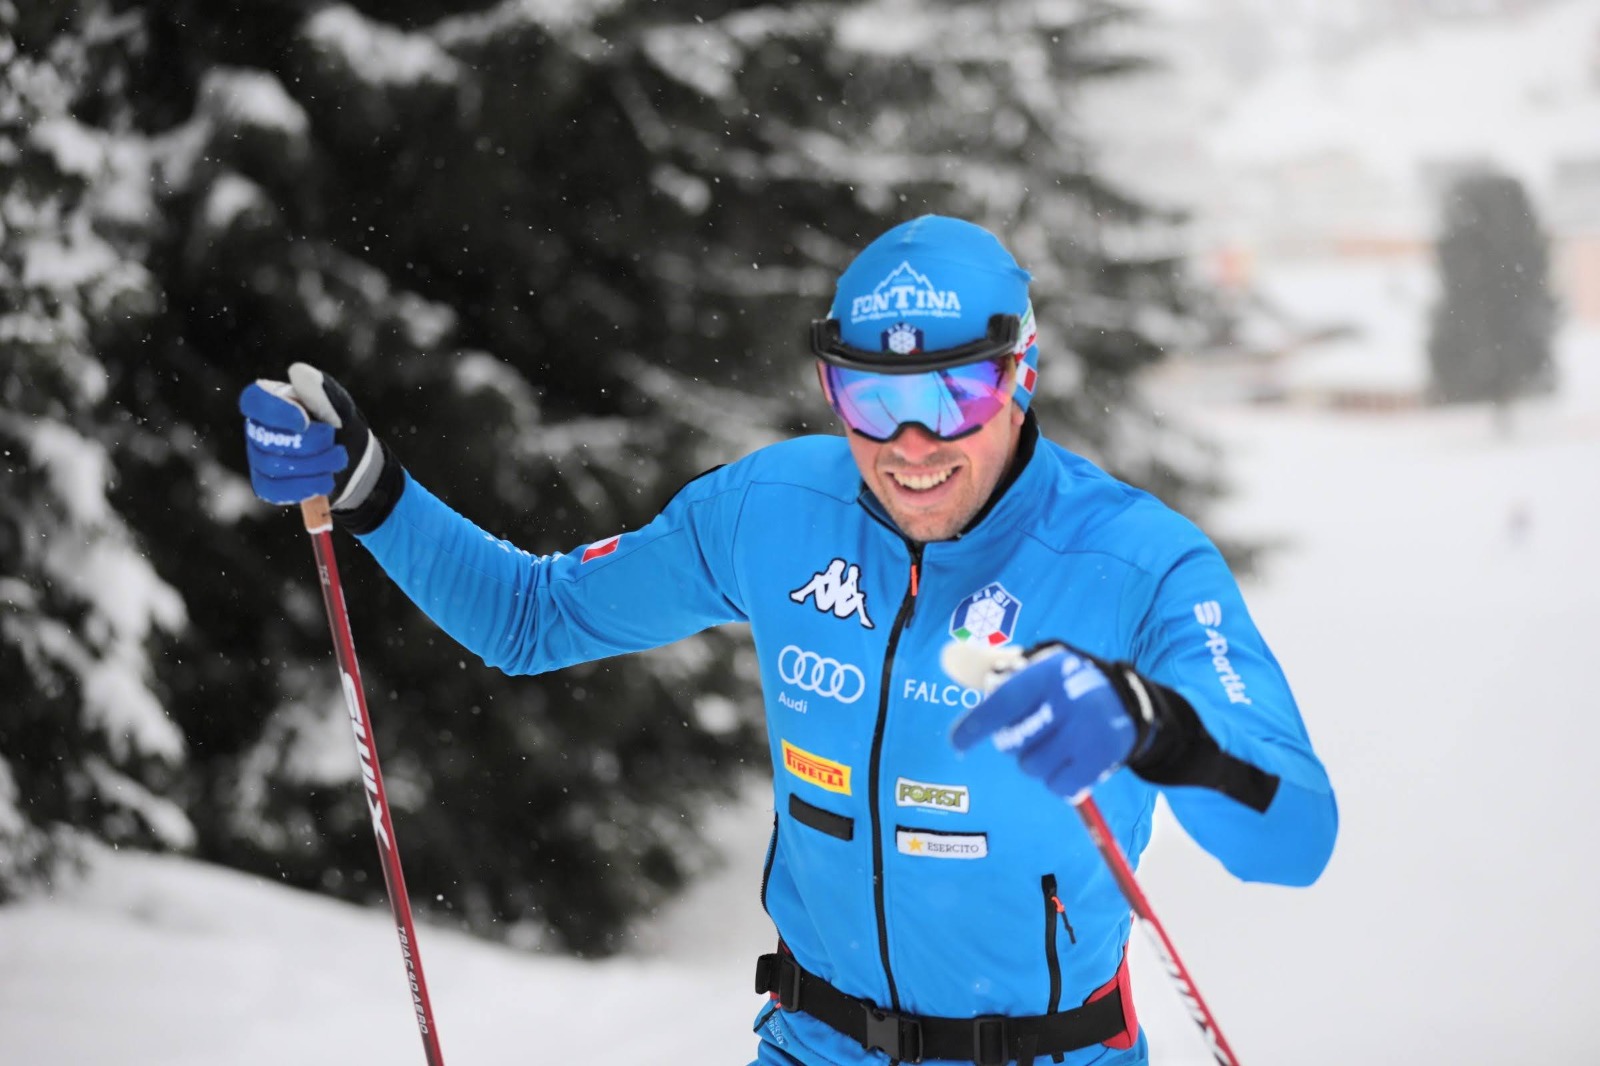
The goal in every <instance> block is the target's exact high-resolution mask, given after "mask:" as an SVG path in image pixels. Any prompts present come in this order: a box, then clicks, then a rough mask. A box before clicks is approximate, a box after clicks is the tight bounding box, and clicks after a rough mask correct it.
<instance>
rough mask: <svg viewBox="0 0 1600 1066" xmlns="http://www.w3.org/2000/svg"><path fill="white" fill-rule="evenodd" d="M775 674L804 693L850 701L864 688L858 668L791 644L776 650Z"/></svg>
mask: <svg viewBox="0 0 1600 1066" xmlns="http://www.w3.org/2000/svg"><path fill="white" fill-rule="evenodd" d="M778 677H780V678H782V680H783V683H784V684H786V685H794V686H795V687H796V688H799V689H803V690H804V691H806V692H815V693H816V694H817V695H819V696H826V697H828V698H829V699H835V700H838V701H839V702H840V703H854V702H855V701H856V700H859V699H860V698H861V694H862V693H863V692H865V691H866V690H867V679H866V678H865V677H863V676H862V674H861V670H860V668H859V667H856V666H852V665H851V664H850V663H842V662H840V661H839V660H838V659H829V658H827V657H825V656H822V655H818V654H817V653H816V652H814V651H806V650H805V649H804V648H797V647H795V646H794V645H793V644H790V645H789V646H788V647H786V648H784V649H783V650H782V651H780V652H779V653H778Z"/></svg>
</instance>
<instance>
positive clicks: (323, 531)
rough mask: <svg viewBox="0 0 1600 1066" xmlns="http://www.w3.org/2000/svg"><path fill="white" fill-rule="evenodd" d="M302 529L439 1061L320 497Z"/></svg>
mask: <svg viewBox="0 0 1600 1066" xmlns="http://www.w3.org/2000/svg"><path fill="white" fill-rule="evenodd" d="M300 515H301V517H302V518H304V519H305V525H306V532H307V533H309V534H310V535H311V546H312V549H313V550H314V551H315V552H316V556H317V577H318V578H319V579H320V580H321V582H322V602H323V605H324V606H326V607H327V609H328V625H329V626H330V627H331V628H332V629H333V651H334V657H335V658H336V659H337V660H338V663H339V685H340V687H341V688H342V689H343V690H344V702H345V708H346V709H347V710H348V711H349V712H350V728H351V729H352V730H353V731H354V733H355V739H356V756H357V757H358V758H359V759H360V760H361V779H362V782H363V784H364V785H365V786H366V793H367V812H368V813H369V814H370V815H371V817H372V832H373V835H374V836H376V837H377V839H378V857H379V858H380V859H381V860H382V862H383V881H384V885H385V886H386V887H387V888H388V893H389V909H390V911H391V912H392V913H393V915H394V921H395V931H396V933H398V934H399V937H400V954H401V956H402V957H403V958H404V959H405V964H406V980H407V983H408V984H409V985H410V986H411V1006H412V1009H413V1010H414V1011H415V1012H416V1016H417V1028H418V1029H419V1030H420V1031H421V1033H422V1049H423V1052H424V1053H425V1054H426V1055H427V1058H428V1066H444V1053H443V1052H441V1051H440V1050H439V1029H438V1027H437V1026H436V1025H435V1024H434V1021H433V1005H432V1003H431V1002H430V1001H429V999H428V982H427V981H426V980H424V979H423V976H422V956H421V955H420V954H418V952H417V927H416V923H415V922H413V921H412V918H411V898H410V897H409V896H408V895H407V894H406V880H405V875H404V874H403V873H402V872H401V870H400V853H399V851H398V850H396V848H395V840H394V819H393V818H392V817H391V816H390V814H389V796H388V793H386V792H385V791H384V788H383V774H382V773H380V772H379V770H378V749H377V745H376V738H375V737H374V736H373V732H372V718H371V716H370V715H369V714H368V713H367V698H366V696H365V695H364V694H363V692H362V688H361V668H360V667H359V666H358V665H357V664H356V645H355V640H354V639H353V638H352V637H351V635H350V616H349V614H348V613H347V612H346V611H345V604H344V588H343V587H342V586H341V585H340V584H339V564H338V563H337V561H336V560H335V559H334V553H333V515H332V512H331V510H330V509H329V507H328V498H327V497H326V496H313V497H312V498H311V499H309V500H305V501H303V502H302V503H301V504H300Z"/></svg>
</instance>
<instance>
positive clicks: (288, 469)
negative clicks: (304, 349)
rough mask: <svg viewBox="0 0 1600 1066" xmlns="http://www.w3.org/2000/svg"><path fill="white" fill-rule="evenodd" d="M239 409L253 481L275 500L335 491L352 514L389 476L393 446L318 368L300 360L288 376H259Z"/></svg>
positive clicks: (337, 505) (335, 499) (333, 497)
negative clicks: (386, 467) (385, 475)
mask: <svg viewBox="0 0 1600 1066" xmlns="http://www.w3.org/2000/svg"><path fill="white" fill-rule="evenodd" d="M239 411H240V413H242V414H243V415H244V439H245V454H246V456H247V458H248V459H249V462H250V486H251V488H253V489H255V493H256V495H257V496H259V497H261V498H262V499H263V500H266V501H267V502H268V503H299V502H300V501H301V500H307V499H310V498H311V497H313V496H327V497H329V499H330V501H331V502H332V505H333V509H334V510H335V511H336V512H338V511H345V512H350V511H353V510H354V509H355V508H357V507H359V506H361V504H362V503H364V502H366V500H367V498H368V496H369V495H371V494H372V490H373V489H374V487H375V486H377V484H378V483H379V481H380V479H381V477H382V474H383V471H384V465H385V458H386V454H387V452H386V449H384V448H383V447H382V445H380V444H379V442H378V439H377V437H376V436H375V435H374V434H373V432H372V430H371V429H370V428H368V426H367V420H366V419H365V418H363V417H362V415H361V411H360V410H359V409H358V408H357V407H356V405H355V401H354V400H352V399H351V398H350V394H349V393H348V392H346V391H345V390H344V388H343V387H342V386H341V385H340V384H339V383H338V382H337V381H335V380H333V378H331V377H328V376H327V375H325V374H323V373H322V372H321V371H320V370H317V369H316V368H315V367H312V366H308V365H306V364H305V363H295V364H294V365H293V366H291V367H290V368H289V380H288V381H269V380H266V379H262V380H258V381H255V382H252V383H251V384H250V385H247V386H246V387H245V390H244V391H243V392H242V393H240V394H239ZM352 454H354V455H356V456H357V457H358V458H357V460H356V462H355V463H354V465H353V468H352V464H351V461H350V457H351V455H352Z"/></svg>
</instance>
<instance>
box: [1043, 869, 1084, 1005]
mask: <svg viewBox="0 0 1600 1066" xmlns="http://www.w3.org/2000/svg"><path fill="white" fill-rule="evenodd" d="M1039 885H1040V887H1041V888H1043V889H1044V958H1045V962H1046V963H1047V964H1048V965H1049V967H1050V1006H1049V1008H1048V1009H1047V1011H1046V1013H1048V1014H1054V1013H1055V1012H1056V1011H1058V1010H1060V1009H1061V956H1060V955H1058V954H1057V953H1056V925H1057V922H1058V918H1057V916H1058V915H1059V924H1061V925H1064V926H1066V928H1067V939H1068V940H1070V941H1071V942H1072V943H1074V944H1076V943H1077V942H1078V934H1077V933H1075V932H1073V930H1072V921H1071V919H1069V918H1068V917H1067V908H1066V907H1065V906H1064V905H1063V904H1062V902H1061V897H1060V895H1058V894H1057V892H1056V875H1055V874H1045V875H1044V876H1043V877H1042V878H1040V879H1039Z"/></svg>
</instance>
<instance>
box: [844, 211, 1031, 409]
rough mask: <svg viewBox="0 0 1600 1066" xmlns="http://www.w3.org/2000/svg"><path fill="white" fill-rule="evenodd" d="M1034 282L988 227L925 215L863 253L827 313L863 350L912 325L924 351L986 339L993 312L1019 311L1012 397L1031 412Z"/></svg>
mask: <svg viewBox="0 0 1600 1066" xmlns="http://www.w3.org/2000/svg"><path fill="white" fill-rule="evenodd" d="M1030 280H1032V278H1031V275H1029V273H1028V272H1027V271H1026V270H1023V269H1022V268H1021V267H1020V266H1018V265H1017V261H1016V260H1015V259H1014V258H1012V256H1011V253H1010V252H1008V251H1006V249H1005V246H1004V245H1002V244H1001V243H1000V241H999V240H998V239H997V238H996V237H995V235H994V234H992V233H990V232H989V231H988V230H986V229H984V228H983V227H982V226H977V225H974V224H972V223H971V222H963V221H961V220H960V219H956V218H946V217H944V216H943V215H923V216H922V217H921V218H915V219H912V220H911V221H910V222H902V223H901V224H900V225H898V226H896V227H894V228H893V229H891V230H889V231H888V232H887V233H885V234H883V235H882V236H881V237H879V238H878V239H877V240H875V241H873V242H872V243H871V244H869V245H867V246H866V247H865V248H863V249H862V250H861V254H860V255H857V256H856V258H855V260H854V261H853V262H852V263H851V264H850V265H849V267H847V268H846V269H845V272H844V273H843V274H842V275H840V277H839V287H838V289H837V290H836V291H835V293H834V297H833V307H832V308H831V309H830V311H829V316H830V317H832V318H834V319H836V320H838V322H839V333H840V338H841V339H842V340H843V341H844V342H845V343H846V344H851V345H854V346H855V347H858V348H870V349H872V350H874V351H888V350H890V343H889V337H890V334H891V333H899V334H901V335H902V336H903V335H905V334H906V333H907V331H908V330H909V331H911V332H913V333H914V334H915V335H916V336H917V337H918V339H919V340H920V342H921V343H920V344H918V346H917V349H918V350H921V351H937V350H939V349H941V348H953V347H955V346H957V345H959V344H966V343H968V342H969V341H975V340H979V339H981V338H982V337H983V336H984V334H985V333H986V332H987V330H988V327H989V316H990V315H998V314H1010V315H1016V316H1017V317H1019V318H1020V319H1022V340H1021V343H1020V345H1019V348H1020V351H1019V354H1021V355H1022V356H1023V358H1022V360H1021V363H1022V365H1020V366H1019V367H1018V368H1017V389H1016V392H1015V394H1014V399H1015V400H1016V403H1017V406H1018V407H1020V408H1022V409H1023V410H1026V409H1027V407H1028V402H1029V400H1031V399H1032V398H1033V389H1034V385H1035V384H1036V380H1037V377H1038V367H1039V348H1038V345H1037V344H1036V343H1035V341H1036V339H1037V336H1036V326H1035V323H1034V317H1033V305H1032V304H1031V303H1030V302H1029V301H1028V282H1029V281H1030ZM897 327H898V329H897ZM895 350H900V349H899V348H896V349H895Z"/></svg>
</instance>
